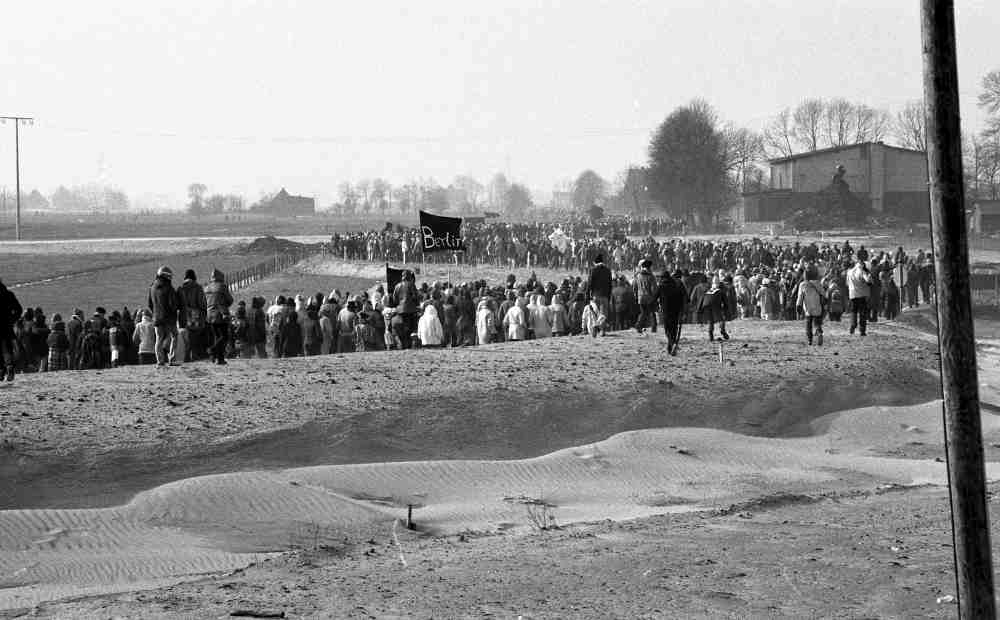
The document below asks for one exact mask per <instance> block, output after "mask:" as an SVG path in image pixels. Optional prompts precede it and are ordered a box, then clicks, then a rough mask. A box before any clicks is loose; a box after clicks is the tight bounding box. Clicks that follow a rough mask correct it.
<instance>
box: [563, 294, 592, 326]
mask: <svg viewBox="0 0 1000 620" xmlns="http://www.w3.org/2000/svg"><path fill="white" fill-rule="evenodd" d="M586 307H587V300H586V299H585V298H584V295H583V293H580V292H577V293H575V294H574V295H573V301H571V302H569V306H567V308H566V313H567V318H568V319H569V333H570V334H572V335H573V336H576V335H577V334H582V333H583V310H584V308H586Z"/></svg>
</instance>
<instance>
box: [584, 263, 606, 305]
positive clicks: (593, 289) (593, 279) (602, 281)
mask: <svg viewBox="0 0 1000 620" xmlns="http://www.w3.org/2000/svg"><path fill="white" fill-rule="evenodd" d="M587 290H588V291H589V292H590V296H591V297H594V296H597V297H611V270H610V269H608V268H607V267H605V266H604V263H598V264H596V265H594V268H593V269H591V270H590V277H589V278H588V279H587Z"/></svg>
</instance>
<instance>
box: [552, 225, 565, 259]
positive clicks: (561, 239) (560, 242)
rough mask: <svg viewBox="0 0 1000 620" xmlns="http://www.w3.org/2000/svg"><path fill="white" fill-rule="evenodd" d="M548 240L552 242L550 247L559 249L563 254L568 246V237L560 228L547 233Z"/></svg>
mask: <svg viewBox="0 0 1000 620" xmlns="http://www.w3.org/2000/svg"><path fill="white" fill-rule="evenodd" d="M549 242H550V243H552V247H554V248H555V249H557V250H559V252H560V253H562V254H565V253H566V249H567V248H568V247H569V243H570V239H569V237H567V236H566V233H564V232H563V231H562V228H556V229H555V230H554V231H552V234H551V235H549Z"/></svg>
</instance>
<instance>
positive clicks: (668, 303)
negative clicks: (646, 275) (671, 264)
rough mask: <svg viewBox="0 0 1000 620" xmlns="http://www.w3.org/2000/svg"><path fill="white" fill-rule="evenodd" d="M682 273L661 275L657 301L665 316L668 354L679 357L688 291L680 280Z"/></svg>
mask: <svg viewBox="0 0 1000 620" xmlns="http://www.w3.org/2000/svg"><path fill="white" fill-rule="evenodd" d="M680 277H681V273H680V272H679V271H677V272H675V273H674V274H673V275H671V274H670V273H668V272H666V271H664V272H663V273H662V274H660V277H659V282H658V288H657V291H656V300H657V302H659V304H660V314H662V315H663V331H664V333H665V334H666V336H667V353H669V354H670V355H677V347H678V345H679V344H680V331H681V323H682V321H683V319H684V315H685V314H686V312H687V300H688V295H687V291H685V290H684V284H683V283H682V282H681V280H680Z"/></svg>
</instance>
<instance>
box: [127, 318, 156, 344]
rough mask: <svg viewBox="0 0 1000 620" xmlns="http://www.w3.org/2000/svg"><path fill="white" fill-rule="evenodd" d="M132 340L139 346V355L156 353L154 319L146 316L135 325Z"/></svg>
mask: <svg viewBox="0 0 1000 620" xmlns="http://www.w3.org/2000/svg"><path fill="white" fill-rule="evenodd" d="M132 340H133V341H134V342H135V343H136V344H138V345H139V353H155V352H156V346H155V345H156V327H154V325H153V319H152V318H150V317H149V316H148V315H144V316H143V317H142V320H141V321H139V322H138V323H136V324H135V331H133V332H132Z"/></svg>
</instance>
